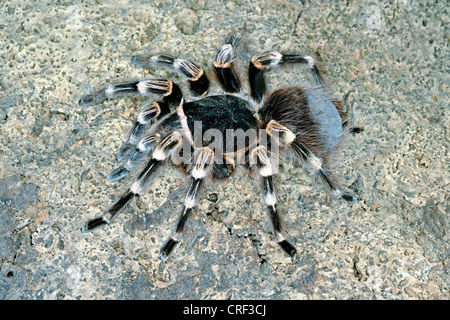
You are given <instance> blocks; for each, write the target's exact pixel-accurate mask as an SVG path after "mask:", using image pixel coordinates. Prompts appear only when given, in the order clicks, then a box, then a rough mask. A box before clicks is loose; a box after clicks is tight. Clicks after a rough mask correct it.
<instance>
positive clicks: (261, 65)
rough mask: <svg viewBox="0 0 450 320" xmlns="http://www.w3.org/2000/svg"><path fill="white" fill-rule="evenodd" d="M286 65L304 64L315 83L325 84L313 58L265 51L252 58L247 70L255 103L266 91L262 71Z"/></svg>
mask: <svg viewBox="0 0 450 320" xmlns="http://www.w3.org/2000/svg"><path fill="white" fill-rule="evenodd" d="M286 63H302V64H306V66H307V68H308V69H310V70H311V73H312V75H313V77H314V79H315V80H316V82H317V83H318V84H321V85H324V84H325V82H324V78H323V76H322V74H321V73H320V71H319V68H318V67H317V64H316V61H315V60H314V58H313V57H311V56H307V55H302V54H285V53H280V52H277V51H266V52H262V53H260V54H258V55H256V56H254V57H252V59H251V62H250V66H249V70H248V77H249V82H250V89H251V94H252V97H253V98H254V99H255V100H256V101H258V102H260V101H261V100H262V99H263V97H264V94H265V93H266V90H267V88H266V81H265V79H264V70H265V69H270V68H272V67H275V66H277V65H283V64H286Z"/></svg>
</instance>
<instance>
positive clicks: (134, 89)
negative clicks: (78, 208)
mask: <svg viewBox="0 0 450 320" xmlns="http://www.w3.org/2000/svg"><path fill="white" fill-rule="evenodd" d="M242 46H243V45H242V37H241V36H240V35H232V36H231V37H229V38H228V39H227V40H226V42H225V44H223V45H222V46H221V47H220V49H219V50H218V52H217V54H216V56H215V60H214V63H213V66H212V68H211V70H212V71H213V73H214V75H215V78H216V80H218V82H219V84H220V85H221V87H222V89H223V90H224V92H223V94H219V95H208V94H207V93H208V89H209V85H210V80H209V78H208V75H207V74H206V72H205V70H204V69H203V68H201V67H200V66H199V65H198V64H197V63H195V62H193V61H191V60H188V59H182V58H175V57H172V56H169V55H161V54H159V55H151V56H144V55H140V56H135V57H133V59H132V61H133V63H134V64H136V65H138V66H140V67H144V68H152V67H155V66H163V67H169V68H171V69H172V70H174V71H176V72H178V73H179V74H180V75H182V76H183V77H184V78H185V79H186V80H187V82H188V84H189V88H190V91H191V93H192V94H193V95H194V96H195V97H193V98H191V99H186V98H185V97H184V95H183V94H182V92H181V89H180V87H179V86H178V85H177V84H176V83H175V82H173V81H171V80H166V79H145V80H140V81H133V82H125V83H119V84H109V85H107V86H106V87H104V88H103V89H101V90H99V91H97V92H95V93H93V94H88V95H85V96H84V97H82V98H81V99H80V105H82V106H86V105H92V104H98V103H101V102H102V101H104V100H107V99H113V98H116V97H119V96H122V95H137V96H143V97H146V96H153V95H159V96H160V99H159V101H156V102H152V103H149V104H146V105H144V106H143V107H142V109H141V110H140V111H139V112H138V115H137V119H136V122H135V123H134V125H133V127H132V129H131V132H130V134H129V137H128V140H127V141H126V142H125V143H124V145H123V146H122V147H121V149H120V150H119V153H118V156H117V158H118V161H119V162H122V163H123V164H122V165H121V166H119V167H118V168H117V169H115V170H113V171H112V172H111V173H110V174H109V176H108V180H109V181H110V182H114V181H118V180H120V179H122V178H124V177H125V176H127V175H128V174H129V173H130V172H132V171H133V170H134V169H136V168H137V167H138V165H139V164H142V165H141V167H140V168H142V169H141V170H140V172H139V174H138V175H137V178H136V179H135V180H134V182H133V183H132V184H131V186H130V187H129V188H128V189H127V190H126V191H125V193H123V195H122V196H121V197H120V198H119V199H118V200H117V201H116V202H115V203H114V204H113V205H112V207H111V208H109V210H107V211H106V213H105V214H104V215H102V216H100V217H97V218H94V219H92V220H90V221H88V222H87V223H86V224H85V225H84V226H83V227H82V231H85V232H87V231H91V230H94V229H96V228H98V227H100V226H103V225H106V224H110V223H111V222H112V221H113V220H114V219H115V218H116V217H117V216H118V215H119V213H120V212H121V211H122V210H123V209H124V208H125V207H126V206H127V205H128V204H129V203H130V202H131V201H132V199H133V198H135V197H136V196H138V195H140V194H142V193H143V192H144V191H145V190H146V188H147V187H148V186H149V185H150V184H151V181H152V180H153V179H154V177H155V175H156V174H155V173H156V172H157V168H158V167H160V166H161V165H162V164H163V163H165V162H168V163H170V164H175V165H177V166H178V167H179V168H180V169H182V170H183V171H184V172H185V173H186V174H188V175H189V176H190V185H189V188H188V190H187V194H186V197H185V200H184V205H183V207H182V210H181V214H180V216H179V218H178V220H177V222H176V224H175V226H174V228H173V230H172V232H171V235H170V237H169V238H168V240H167V241H165V243H164V244H163V246H162V248H161V249H160V252H159V258H161V259H165V258H167V256H169V254H170V253H171V252H172V251H173V249H174V248H175V247H176V245H177V244H178V243H179V242H180V241H181V239H182V236H183V232H184V229H185V225H186V222H187V220H188V218H189V215H190V213H191V212H192V211H193V210H194V208H195V207H196V205H197V204H198V201H199V200H198V199H199V194H200V191H201V189H202V186H203V184H204V183H205V181H208V180H222V179H225V178H227V177H229V176H230V175H231V174H232V173H233V172H234V171H235V170H236V167H237V166H238V165H243V166H244V167H246V168H247V169H248V170H249V171H250V172H251V173H253V174H254V175H256V177H257V178H258V179H259V180H260V181H261V189H262V194H263V201H264V204H265V206H266V208H267V211H268V215H269V218H270V222H271V225H272V230H273V235H274V238H275V240H276V242H277V243H278V244H279V245H280V247H281V248H282V250H284V252H286V253H287V255H289V256H290V257H291V258H292V259H293V260H294V259H297V258H298V252H297V249H296V248H295V246H294V245H293V244H292V242H291V241H290V240H289V239H288V234H287V232H286V230H285V228H284V227H283V223H282V219H281V216H280V214H279V212H278V203H277V196H276V190H275V189H276V188H275V184H274V175H275V174H276V173H277V164H278V161H279V159H280V158H283V157H284V156H290V157H291V158H293V160H294V163H295V165H297V166H303V167H305V168H306V169H307V170H308V171H309V172H310V173H311V174H312V175H313V176H315V177H317V178H318V180H319V181H320V182H321V183H322V184H323V186H324V187H325V189H326V190H327V191H328V192H329V193H330V194H331V196H333V197H334V198H341V199H343V200H346V201H348V202H351V203H354V202H356V201H357V198H356V197H355V196H354V195H352V194H350V193H348V192H345V191H343V190H342V188H341V187H340V186H339V184H338V183H337V182H335V181H334V180H333V179H331V178H330V175H329V174H328V173H327V172H326V170H325V164H326V163H327V162H328V160H329V159H330V157H332V156H333V154H334V153H335V152H336V151H337V150H339V149H340V147H341V145H342V141H343V140H344V137H345V136H346V135H347V134H348V133H349V132H351V131H352V130H353V128H349V124H348V118H347V114H346V108H345V107H344V105H343V104H341V103H340V102H339V101H338V100H337V99H335V98H333V97H332V95H331V94H330V93H329V91H328V89H327V86H326V84H325V81H324V77H323V75H322V73H321V71H320V70H319V67H318V65H317V62H316V60H315V59H314V58H313V57H311V56H309V55H304V54H299V53H281V52H278V51H264V52H261V53H259V54H257V55H255V56H253V57H252V58H251V60H250V61H249V63H248V82H249V86H250V90H251V92H250V95H248V94H247V95H244V94H242V93H240V91H241V84H242V83H241V78H240V77H239V75H238V74H239V73H238V70H237V69H238V68H237V63H236V57H237V53H238V52H239V50H240V49H241V48H242ZM290 64H302V65H304V66H305V67H306V68H307V69H308V70H309V71H310V74H311V76H312V78H313V80H314V83H312V84H301V85H299V84H297V85H292V86H287V87H282V88H278V89H274V90H272V91H271V92H268V90H267V86H266V81H265V77H264V74H265V72H266V71H267V70H269V69H272V68H274V67H277V66H282V65H290ZM355 131H357V129H356V128H355ZM239 133H240V134H239ZM242 133H243V134H242ZM224 149H225V152H224ZM144 164H145V165H144Z"/></svg>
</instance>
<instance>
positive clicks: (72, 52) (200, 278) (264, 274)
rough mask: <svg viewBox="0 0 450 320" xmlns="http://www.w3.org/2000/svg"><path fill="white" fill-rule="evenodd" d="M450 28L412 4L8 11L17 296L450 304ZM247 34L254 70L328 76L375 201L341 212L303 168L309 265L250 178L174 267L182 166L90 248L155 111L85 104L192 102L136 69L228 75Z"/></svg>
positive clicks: (0, 155) (301, 209)
mask: <svg viewBox="0 0 450 320" xmlns="http://www.w3.org/2000/svg"><path fill="white" fill-rule="evenodd" d="M319 3H320V2H319ZM449 16H450V15H449V12H448V6H447V5H446V4H445V2H436V3H430V2H426V1H404V0H393V1H389V2H387V1H347V2H336V3H335V4H314V3H311V2H310V1H294V0H292V1H285V0H283V1H248V0H236V1H218V0H213V1H202V0H191V1H172V0H166V1H159V2H158V4H151V3H150V1H127V0H120V1H84V2H83V3H82V4H78V5H67V4H66V2H58V4H56V3H55V2H54V1H49V0H44V1H38V2H33V1H30V0H19V1H14V2H5V3H3V4H2V5H1V6H0V39H1V40H0V66H1V67H0V68H1V73H0V142H1V143H0V299H2V300H3V299H448V298H449V297H448V286H449V276H448V244H449V238H448V225H449V218H448V203H449V167H448V165H449V158H448V143H449V117H448V113H449V109H448V108H449V96H448V89H449V88H448V83H449V78H448V74H449V62H448V61H449V60H448V57H449V50H448V40H449V34H448V30H447V31H446V30H445V26H446V25H447V26H448V25H449ZM236 32H240V33H241V34H243V35H244V37H245V39H246V40H247V43H246V46H247V48H248V54H243V56H242V57H241V58H243V59H248V57H249V56H251V54H253V53H256V52H259V51H262V50H265V49H277V50H284V51H291V52H304V53H309V54H312V55H315V56H316V57H317V58H318V59H319V60H320V61H321V62H322V64H323V65H324V66H326V74H327V76H328V78H329V79H330V85H331V87H332V88H333V90H334V91H335V92H336V95H337V96H338V97H341V98H342V99H343V101H344V103H345V104H346V105H347V107H348V108H349V110H350V115H351V119H352V123H353V124H354V125H356V126H362V127H364V128H365V131H364V132H363V133H360V134H358V135H354V136H352V137H351V139H350V141H349V142H348V144H347V146H346V148H345V149H344V151H343V154H342V156H341V157H340V158H339V159H338V160H337V161H336V162H335V163H334V166H333V168H334V170H333V171H334V172H335V174H336V176H337V177H339V178H340V181H341V182H342V184H343V185H345V186H348V187H349V189H350V190H352V192H354V193H355V194H356V195H357V196H358V198H359V202H358V203H356V204H353V205H350V204H348V203H343V202H340V201H334V200H333V201H330V199H329V196H328V195H327V194H326V192H325V190H324V189H323V188H322V187H321V186H320V185H319V184H317V183H316V182H315V181H313V179H312V178H311V177H310V176H309V175H308V174H307V172H305V171H304V170H303V169H300V168H296V167H294V165H293V164H292V163H291V162H285V163H284V167H283V170H282V171H281V172H280V174H279V176H278V182H279V198H280V199H279V200H280V212H282V213H283V218H284V220H285V223H286V227H287V229H288V230H289V233H290V236H291V238H292V239H293V242H294V243H295V244H296V246H297V247H298V248H299V251H300V259H299V260H298V261H297V262H294V263H293V262H291V260H290V259H289V258H288V257H286V255H284V253H283V252H282V251H281V250H280V249H279V248H278V246H277V245H276V244H275V243H274V241H273V237H272V235H271V232H270V226H269V224H268V219H267V216H266V212H265V210H264V208H263V206H262V205H261V201H260V196H259V183H258V182H257V181H255V180H253V179H252V178H250V177H248V175H247V173H246V172H245V170H240V171H238V172H237V173H236V174H235V175H234V176H233V177H232V178H231V179H230V180H229V181H228V182H226V183H223V184H219V185H217V184H211V185H208V186H207V187H206V190H205V192H204V194H203V196H202V199H201V201H200V205H199V208H198V210H197V211H196V213H195V214H194V215H193V217H192V219H191V220H190V223H189V226H188V230H187V232H186V235H185V238H184V239H183V242H182V244H180V245H179V247H178V248H177V249H176V251H175V252H174V254H173V255H172V256H171V257H170V258H168V259H167V260H165V261H163V262H161V261H160V260H159V259H158V258H157V254H158V251H159V248H160V246H161V244H162V241H164V240H165V239H166V238H167V236H168V235H169V233H170V230H171V228H172V225H173V223H174V220H175V219H176V218H177V215H178V212H179V210H180V207H181V203H182V201H183V198H184V191H185V190H186V185H185V181H186V179H185V178H184V176H183V175H182V173H180V172H178V171H177V170H176V169H174V168H166V169H165V170H164V173H163V174H162V175H161V176H160V178H159V179H158V180H156V181H155V183H154V185H153V186H152V187H151V188H150V190H149V191H148V193H147V194H145V195H143V196H142V197H140V198H139V199H138V200H137V201H136V202H135V203H133V204H132V205H131V206H130V207H129V208H127V209H126V210H125V211H124V212H123V213H122V214H121V215H120V216H119V217H118V218H117V219H116V220H115V222H114V223H113V224H112V225H110V226H108V227H106V228H103V229H101V230H98V231H95V232H93V233H87V234H85V233H82V232H80V227H81V226H82V225H83V224H84V223H85V222H86V221H87V220H88V219H91V218H93V217H95V216H97V215H99V214H101V213H102V212H103V210H105V209H106V208H107V207H108V206H109V205H111V203H112V202H113V201H115V199H116V198H117V197H118V196H119V195H120V194H121V193H122V192H123V191H124V190H125V189H126V188H127V186H128V184H129V183H130V181H131V178H129V179H125V181H122V182H120V183H116V184H111V183H108V182H107V181H106V176H107V175H108V174H109V172H110V171H111V170H112V169H114V168H115V167H116V163H115V157H116V155H117V151H118V149H119V147H120V146H121V144H122V142H123V141H124V139H126V136H127V134H128V130H129V128H130V126H131V124H132V123H133V121H134V118H135V116H136V113H137V111H138V109H139V105H140V103H141V102H142V101H141V100H140V99H118V100H114V101H108V102H104V103H102V104H100V105H95V106H91V107H81V106H80V105H78V103H77V101H78V100H79V98H80V97H81V96H83V95H84V94H86V93H87V92H90V91H92V90H94V89H96V88H100V87H101V86H102V85H104V84H106V83H108V82H111V81H112V82H115V81H118V80H121V79H122V80H125V79H140V78H144V77H162V78H171V79H173V80H175V81H177V82H178V83H180V84H181V85H182V88H183V89H185V92H187V90H186V85H185V84H184V83H183V82H182V80H181V79H180V78H179V77H178V76H177V75H176V74H174V73H173V72H169V71H167V70H143V69H140V68H136V67H135V66H133V65H132V64H131V63H130V62H131V57H132V56H134V55H136V54H149V53H170V54H172V55H174V56H182V57H186V58H192V59H194V60H195V61H197V62H198V63H199V64H201V65H203V66H210V65H211V63H212V61H213V58H214V54H215V51H216V50H217V48H218V47H219V46H220V45H221V44H222V42H223V41H224V39H225V38H226V37H227V36H228V35H230V34H232V33H236ZM242 65H243V66H244V63H242ZM242 70H245V69H242ZM304 74H305V72H304V70H303V69H302V68H301V67H298V66H293V67H292V68H288V67H286V68H284V67H283V68H280V69H277V70H274V71H271V72H270V73H269V74H268V79H269V81H270V86H271V87H277V86H281V85H284V84H291V83H295V82H298V81H301V80H302V79H305V78H304ZM242 75H244V71H243V72H242ZM215 89H216V90H218V89H219V88H218V86H216V87H215ZM244 90H245V92H248V87H247V86H244Z"/></svg>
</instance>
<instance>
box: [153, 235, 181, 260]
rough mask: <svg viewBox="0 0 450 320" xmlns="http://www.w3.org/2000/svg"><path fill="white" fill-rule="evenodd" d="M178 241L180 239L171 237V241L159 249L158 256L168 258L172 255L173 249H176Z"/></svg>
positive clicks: (162, 258)
mask: <svg viewBox="0 0 450 320" xmlns="http://www.w3.org/2000/svg"><path fill="white" fill-rule="evenodd" d="M178 242H179V241H176V240H174V239H172V238H171V239H169V241H167V242H166V244H165V245H164V246H163V247H162V248H161V250H160V251H159V254H158V258H160V259H161V260H164V259H166V258H167V257H168V256H169V255H170V253H171V252H172V251H173V249H175V247H176V245H177V244H178Z"/></svg>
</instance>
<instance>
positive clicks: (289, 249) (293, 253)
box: [278, 240, 298, 261]
mask: <svg viewBox="0 0 450 320" xmlns="http://www.w3.org/2000/svg"><path fill="white" fill-rule="evenodd" d="M278 244H279V245H280V247H281V248H282V249H283V250H284V252H286V253H287V254H288V255H289V256H290V257H291V259H292V261H297V260H298V254H297V249H295V247H294V246H293V245H292V244H290V243H289V242H288V241H287V240H283V241H280V242H278Z"/></svg>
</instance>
